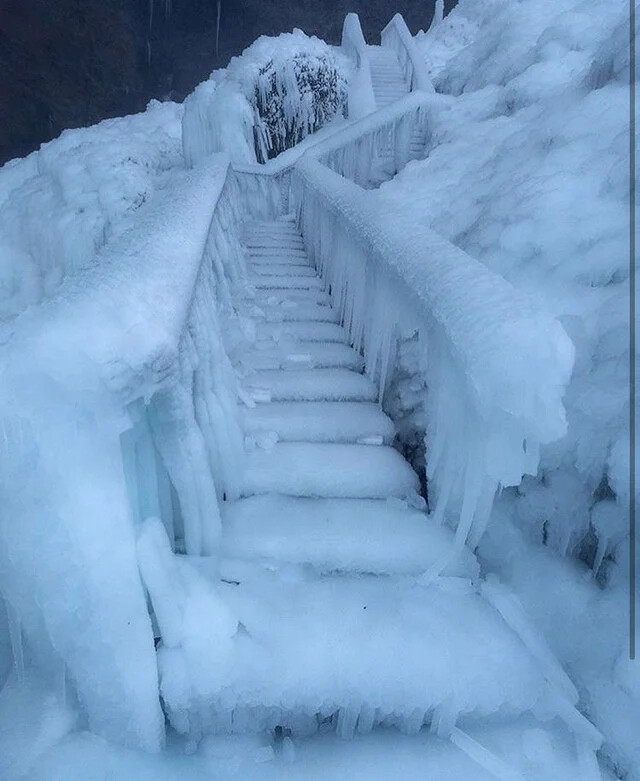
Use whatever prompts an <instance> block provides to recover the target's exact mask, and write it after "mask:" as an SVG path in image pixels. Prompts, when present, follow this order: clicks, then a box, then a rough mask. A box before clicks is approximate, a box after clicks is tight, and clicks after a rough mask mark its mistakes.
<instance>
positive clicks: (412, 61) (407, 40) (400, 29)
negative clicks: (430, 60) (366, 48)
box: [380, 14, 435, 92]
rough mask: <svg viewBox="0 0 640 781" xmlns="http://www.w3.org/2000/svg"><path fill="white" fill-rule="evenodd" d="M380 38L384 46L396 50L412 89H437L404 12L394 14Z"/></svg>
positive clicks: (429, 90) (430, 90) (427, 90)
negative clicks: (403, 14)
mask: <svg viewBox="0 0 640 781" xmlns="http://www.w3.org/2000/svg"><path fill="white" fill-rule="evenodd" d="M380 40H381V42H382V45H383V46H385V47H387V48H389V49H392V50H393V51H394V53H395V55H396V56H397V58H398V60H399V62H400V66H401V67H402V70H403V71H404V77H405V80H406V82H407V84H408V86H409V89H410V90H422V91H424V92H434V91H435V90H434V87H433V84H432V83H431V79H430V78H429V74H428V72H427V68H426V65H425V64H424V60H423V59H422V57H421V56H420V52H419V51H418V48H417V47H416V44H415V41H414V40H413V36H412V35H411V33H410V31H409V28H408V27H407V23H406V22H405V20H404V17H403V16H402V14H395V16H393V18H392V19H391V21H390V22H389V24H388V25H387V26H386V27H385V28H384V29H383V30H382V32H381V33H380Z"/></svg>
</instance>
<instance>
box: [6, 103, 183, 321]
mask: <svg viewBox="0 0 640 781" xmlns="http://www.w3.org/2000/svg"><path fill="white" fill-rule="evenodd" d="M181 114H182V107H181V106H178V105H176V104H174V103H158V102H156V101H152V102H151V103H150V104H149V107H148V108H147V111H146V112H144V113H142V114H136V115H133V116H129V117H122V118H119V119H109V120H105V121H104V122H101V123H99V124H98V125H94V126H93V127H89V128H82V129H79V130H65V131H64V132H63V133H62V135H60V137H59V138H57V139H55V140H54V141H50V142H49V143H47V144H44V145H43V146H42V147H41V148H40V150H39V151H37V152H33V153H32V154H31V155H29V156H28V157H26V158H24V159H22V160H14V161H11V162H9V163H7V164H6V165H4V166H3V167H2V168H0V321H1V320H3V319H7V318H11V317H13V316H15V315H17V314H18V313H19V312H21V311H22V310H23V309H24V308H25V307H27V306H29V305H30V304H37V303H39V302H40V301H41V300H42V299H44V298H48V297H49V296H51V295H52V294H53V292H54V291H55V290H56V288H57V287H58V286H59V285H60V283H61V281H62V280H63V278H64V277H65V276H66V275H67V274H68V273H69V272H71V271H74V270H77V269H81V268H84V267H86V266H88V265H89V264H90V263H92V262H93V260H94V258H95V256H96V252H97V251H98V250H99V249H100V247H102V246H103V245H104V244H105V243H106V242H108V241H110V240H111V239H112V238H114V237H115V236H117V235H119V234H121V233H122V232H123V230H125V229H126V227H127V226H128V225H129V224H130V223H131V220H132V219H134V218H135V215H136V213H137V211H138V210H139V209H140V208H141V207H142V206H143V205H144V204H145V203H147V202H148V201H150V200H151V199H152V198H153V196H154V192H155V191H156V190H157V189H158V187H160V186H161V184H162V175H163V173H164V172H165V171H167V170H168V169H171V168H173V167H176V166H180V165H181V164H182V155H181V150H180V118H181Z"/></svg>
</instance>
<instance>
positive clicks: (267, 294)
mask: <svg viewBox="0 0 640 781" xmlns="http://www.w3.org/2000/svg"><path fill="white" fill-rule="evenodd" d="M255 300H256V303H257V304H267V305H269V306H276V305H279V306H280V307H281V309H282V311H283V313H284V311H285V310H287V308H288V307H293V305H294V304H316V305H318V306H325V307H329V306H330V305H331V297H330V296H329V294H328V293H327V292H326V291H325V290H295V289H289V290H286V289H282V288H264V289H259V290H256V297H255Z"/></svg>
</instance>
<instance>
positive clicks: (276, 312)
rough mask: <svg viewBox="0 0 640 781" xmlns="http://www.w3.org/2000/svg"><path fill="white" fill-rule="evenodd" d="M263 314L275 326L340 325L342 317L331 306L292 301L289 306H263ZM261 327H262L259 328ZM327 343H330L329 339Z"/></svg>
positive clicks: (261, 307) (261, 308)
mask: <svg viewBox="0 0 640 781" xmlns="http://www.w3.org/2000/svg"><path fill="white" fill-rule="evenodd" d="M260 310H261V312H263V313H264V317H265V319H266V321H267V322H270V323H274V325H275V324H281V323H295V322H300V321H307V320H309V321H313V322H326V323H338V322H339V321H340V315H339V314H338V313H337V312H336V310H335V309H332V308H331V307H330V306H320V305H318V304H314V303H305V302H295V301H291V302H289V303H288V304H287V306H282V305H275V306H270V305H269V304H263V305H261V306H260ZM258 327H261V326H258ZM327 341H329V340H328V339H327Z"/></svg>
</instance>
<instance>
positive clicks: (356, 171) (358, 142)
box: [233, 92, 440, 219]
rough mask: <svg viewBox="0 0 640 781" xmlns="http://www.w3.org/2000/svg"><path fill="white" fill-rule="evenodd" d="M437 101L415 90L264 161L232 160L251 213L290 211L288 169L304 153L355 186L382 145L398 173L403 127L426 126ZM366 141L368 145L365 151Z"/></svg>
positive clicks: (404, 146)
mask: <svg viewBox="0 0 640 781" xmlns="http://www.w3.org/2000/svg"><path fill="white" fill-rule="evenodd" d="M439 100H440V97H439V96H437V95H429V94H425V93H422V92H413V93H410V94H408V95H406V96H405V97H403V98H401V99H400V100H398V101H395V102H394V103H392V104H389V105H388V106H385V108H383V109H379V110H378V111H376V112H375V113H374V114H371V115H369V116H366V117H362V118H361V119H359V120H356V121H355V122H352V123H349V124H348V125H347V126H345V127H341V128H340V129H339V130H332V131H331V132H327V133H326V135H325V134H324V132H323V131H320V134H319V135H320V136H321V137H320V138H317V137H314V136H307V138H306V139H305V140H304V141H303V142H301V143H300V144H298V145H297V146H295V147H293V148H292V149H288V150H287V151H286V152H283V153H282V154H281V155H278V157H276V158H273V160H269V161H268V162H267V163H264V164H263V165H259V164H257V163H256V164H247V165H245V164H242V165H238V164H234V165H233V170H234V172H235V174H236V176H237V177H238V179H239V181H240V186H241V189H242V192H243V194H244V195H247V196H248V197H249V204H248V205H249V210H250V213H251V214H253V215H254V216H255V217H259V218H264V219H273V218H274V217H276V216H278V215H279V214H285V213H286V212H287V211H289V188H290V181H291V172H292V171H293V169H294V167H295V166H296V164H297V162H298V161H299V160H300V159H301V158H302V157H304V156H307V155H308V156H309V157H311V158H313V159H315V160H322V161H323V162H324V163H325V164H326V165H328V166H329V167H330V168H331V169H332V170H335V171H337V172H338V173H340V174H342V175H344V176H347V177H349V178H351V179H353V180H354V181H356V182H357V184H361V185H363V186H367V180H368V176H369V173H370V171H371V169H372V166H373V165H375V163H376V147H377V146H382V145H384V144H385V143H386V144H390V145H391V150H392V151H393V156H394V160H395V168H396V171H398V170H400V169H401V168H402V167H403V166H404V165H405V164H406V163H407V162H408V160H409V158H410V153H409V147H408V140H409V135H410V130H409V129H408V127H407V125H408V124H411V126H412V127H411V129H413V128H415V127H416V126H419V125H422V126H423V127H424V128H425V129H426V126H427V122H428V114H429V111H430V109H431V108H432V107H433V106H434V105H435V103H436V102H437V101H439ZM378 139H379V143H378V142H377V141H378ZM367 144H369V147H368V149H364V147H365V146H366V145H367ZM356 146H360V147H362V150H361V151H362V154H360V155H355V154H349V150H351V151H354V148H355V147H356Z"/></svg>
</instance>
